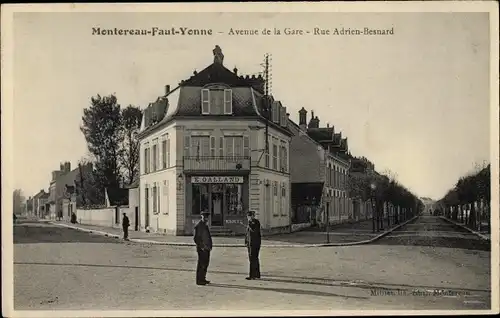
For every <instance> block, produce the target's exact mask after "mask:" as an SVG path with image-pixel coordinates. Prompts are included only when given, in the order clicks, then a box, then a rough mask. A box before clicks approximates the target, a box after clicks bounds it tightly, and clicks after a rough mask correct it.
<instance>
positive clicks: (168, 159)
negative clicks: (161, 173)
mask: <svg viewBox="0 0 500 318" xmlns="http://www.w3.org/2000/svg"><path fill="white" fill-rule="evenodd" d="M165 154H166V156H167V158H166V159H167V160H166V161H165V162H166V163H167V167H166V168H169V167H170V138H168V139H167V151H166V152H165Z"/></svg>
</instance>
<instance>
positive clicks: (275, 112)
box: [272, 102, 280, 123]
mask: <svg viewBox="0 0 500 318" xmlns="http://www.w3.org/2000/svg"><path fill="white" fill-rule="evenodd" d="M272 110H273V122H275V123H279V119H280V113H279V111H280V106H279V104H278V103H277V102H274V103H273V106H272Z"/></svg>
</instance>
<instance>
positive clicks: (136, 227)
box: [134, 206, 139, 231]
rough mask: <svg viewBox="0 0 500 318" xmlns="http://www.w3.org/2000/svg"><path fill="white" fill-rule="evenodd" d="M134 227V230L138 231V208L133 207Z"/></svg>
mask: <svg viewBox="0 0 500 318" xmlns="http://www.w3.org/2000/svg"><path fill="white" fill-rule="evenodd" d="M134 224H135V226H134V230H136V231H139V207H138V206H136V207H135V223H134Z"/></svg>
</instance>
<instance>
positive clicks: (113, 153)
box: [80, 95, 122, 188]
mask: <svg viewBox="0 0 500 318" xmlns="http://www.w3.org/2000/svg"><path fill="white" fill-rule="evenodd" d="M90 101H91V105H90V107H89V108H85V109H84V110H83V117H82V121H83V124H82V126H81V127H80V130H81V131H82V133H83V135H84V136H85V140H86V141H87V147H88V150H89V152H90V153H91V154H92V155H93V157H94V159H95V168H96V170H97V173H96V175H95V176H96V178H97V179H96V182H97V183H98V184H99V188H104V187H118V186H119V183H120V173H119V172H120V171H119V169H120V167H119V154H120V144H121V132H122V129H121V127H122V126H121V124H122V122H121V112H120V105H119V104H118V101H117V98H116V96H115V95H109V96H104V97H102V96H100V95H97V96H96V97H91V99H90Z"/></svg>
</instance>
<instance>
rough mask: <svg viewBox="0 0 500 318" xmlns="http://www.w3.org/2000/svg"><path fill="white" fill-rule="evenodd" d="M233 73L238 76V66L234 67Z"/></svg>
mask: <svg viewBox="0 0 500 318" xmlns="http://www.w3.org/2000/svg"><path fill="white" fill-rule="evenodd" d="M233 72H234V74H235V75H238V69H237V68H236V66H235V67H234V69H233Z"/></svg>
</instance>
